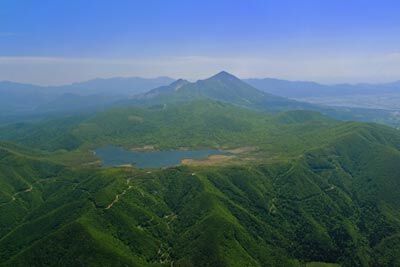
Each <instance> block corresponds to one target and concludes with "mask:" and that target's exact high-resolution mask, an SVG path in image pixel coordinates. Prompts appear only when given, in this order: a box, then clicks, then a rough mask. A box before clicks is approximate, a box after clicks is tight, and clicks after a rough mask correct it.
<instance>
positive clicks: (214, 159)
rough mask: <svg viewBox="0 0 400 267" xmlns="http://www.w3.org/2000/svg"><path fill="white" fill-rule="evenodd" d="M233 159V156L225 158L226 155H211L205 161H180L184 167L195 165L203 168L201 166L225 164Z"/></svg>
mask: <svg viewBox="0 0 400 267" xmlns="http://www.w3.org/2000/svg"><path fill="white" fill-rule="evenodd" d="M233 158H235V156H227V155H211V156H209V157H208V158H206V159H201V160H197V159H183V160H182V161H181V163H182V164H184V165H196V166H203V165H218V164H221V163H226V162H228V161H230V160H232V159H233Z"/></svg>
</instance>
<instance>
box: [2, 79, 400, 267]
mask: <svg viewBox="0 0 400 267" xmlns="http://www.w3.org/2000/svg"><path fill="white" fill-rule="evenodd" d="M85 97H87V96H85ZM71 102H72V103H75V100H71ZM83 102H84V101H83ZM357 112H360V113H357ZM362 112H365V111H364V110H359V111H354V110H338V109H331V108H326V107H321V106H317V105H312V104H308V103H302V102H298V101H294V100H290V99H287V98H284V97H280V96H275V95H271V94H269V93H266V92H262V91H260V90H258V89H255V88H254V87H252V86H250V85H248V84H247V83H245V82H243V81H241V80H240V79H238V78H236V77H235V76H233V75H231V74H228V73H226V72H221V73H219V74H217V75H215V76H213V77H211V78H208V79H205V80H200V81H197V82H189V81H186V80H177V81H175V82H173V83H170V84H169V85H168V84H164V85H162V86H158V87H157V88H155V89H153V90H150V91H148V92H141V93H140V94H138V95H135V96H129V97H127V96H126V97H123V98H119V99H118V100H116V101H115V102H113V103H111V104H110V105H109V106H103V108H101V109H95V110H92V111H91V112H87V113H84V114H82V113H79V114H69V113H68V114H65V113H63V114H58V115H57V114H56V115H54V114H53V115H52V116H48V117H46V118H45V119H41V120H38V121H30V122H20V123H11V124H7V125H4V126H2V127H0V140H1V141H0V266H182V267H190V266H192V267H194V266H238V267H241V266H298V267H305V266H306V267H307V266H308V267H310V266H311V267H312V266H323V267H324V266H335V267H338V266H365V267H367V266H400V258H399V256H398V255H399V254H400V219H399V218H400V208H399V207H400V197H399V194H398V192H400V179H399V178H400V169H399V166H398V165H399V162H400V131H399V130H397V129H395V128H393V127H389V126H384V125H381V124H375V123H364V122H354V121H342V120H337V119H335V118H340V119H344V120H346V119H348V118H349V117H351V116H356V117H357V116H358V115H357V114H370V113H362ZM370 112H374V111H370ZM373 114H375V115H374V116H376V113H373ZM371 116H372V115H368V118H366V117H361V119H360V117H359V116H358V119H359V120H363V119H366V120H367V119H370V118H371ZM105 145H114V146H119V147H123V148H125V149H127V150H129V149H133V150H135V151H137V150H139V151H143V150H145V151H147V150H187V149H204V148H213V149H218V150H223V151H224V152H227V154H224V155H214V156H210V157H209V158H206V159H202V160H191V159H186V160H183V161H182V162H181V164H179V165H177V166H170V167H166V168H153V169H149V168H146V169H144V168H138V167H136V166H135V165H134V163H133V164H132V165H123V166H116V167H103V166H102V164H101V159H100V158H98V157H97V156H96V154H95V153H93V151H94V150H96V148H98V147H102V146H105Z"/></svg>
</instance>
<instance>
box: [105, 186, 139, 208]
mask: <svg viewBox="0 0 400 267" xmlns="http://www.w3.org/2000/svg"><path fill="white" fill-rule="evenodd" d="M131 179H132V178H128V179H126V184H127V185H128V188H127V189H125V190H124V191H122V193H120V194H116V195H115V198H114V200H113V201H112V202H111V203H110V204H108V206H107V207H105V209H106V210H108V209H111V208H112V206H114V204H115V203H117V202H118V201H119V199H120V197H122V196H123V195H125V194H126V192H127V191H128V190H130V189H132V187H133V186H132V185H129V183H130V181H131Z"/></svg>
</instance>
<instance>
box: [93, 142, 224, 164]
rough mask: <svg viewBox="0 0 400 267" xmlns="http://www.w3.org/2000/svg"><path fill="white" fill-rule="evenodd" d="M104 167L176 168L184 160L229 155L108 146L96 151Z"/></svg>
mask: <svg viewBox="0 0 400 267" xmlns="http://www.w3.org/2000/svg"><path fill="white" fill-rule="evenodd" d="M95 152H96V156H98V157H99V158H100V159H101V160H102V164H103V166H106V167H109V166H120V165H125V164H132V165H135V166H136V167H140V168H161V167H170V166H176V165H179V164H180V163H181V160H183V159H204V158H207V157H208V156H210V155H221V154H227V153H226V152H224V151H221V150H216V149H204V150H168V151H146V152H139V151H131V150H126V149H123V148H121V147H116V146H106V147H101V148H98V149H96V150H95Z"/></svg>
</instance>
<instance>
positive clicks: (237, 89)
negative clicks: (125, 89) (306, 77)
mask: <svg viewBox="0 0 400 267" xmlns="http://www.w3.org/2000/svg"><path fill="white" fill-rule="evenodd" d="M204 98H206V99H212V100H217V101H222V102H227V103H231V104H234V105H238V106H244V107H249V108H257V109H262V110H289V109H304V107H303V106H304V105H308V104H303V103H300V102H296V101H293V100H289V99H286V98H283V97H279V96H275V95H271V94H268V93H266V92H262V91H260V90H258V89H256V88H254V87H253V86H251V85H249V84H247V83H245V82H243V81H242V80H241V79H239V78H238V77H236V76H234V75H232V74H230V73H228V72H226V71H221V72H219V73H217V74H215V75H213V76H211V77H209V78H207V79H204V80H198V81H196V82H193V83H191V82H188V81H186V80H177V81H175V82H173V83H172V84H170V85H168V86H162V87H158V88H155V89H153V90H151V91H149V92H148V93H146V94H144V95H142V96H139V97H138V98H137V101H136V102H135V103H136V104H137V103H140V101H139V100H140V99H141V100H143V99H146V103H145V104H163V103H171V102H185V101H192V100H196V99H204ZM142 103H143V102H142Z"/></svg>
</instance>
